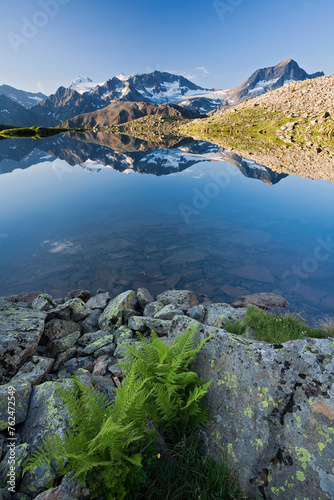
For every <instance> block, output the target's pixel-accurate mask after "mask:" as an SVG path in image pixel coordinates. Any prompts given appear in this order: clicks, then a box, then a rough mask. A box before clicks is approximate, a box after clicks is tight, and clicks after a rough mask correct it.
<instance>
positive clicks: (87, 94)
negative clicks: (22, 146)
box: [33, 71, 209, 126]
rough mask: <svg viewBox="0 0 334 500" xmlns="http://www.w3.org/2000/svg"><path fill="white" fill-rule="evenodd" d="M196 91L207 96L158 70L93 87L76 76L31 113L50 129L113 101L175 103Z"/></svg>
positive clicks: (196, 86)
mask: <svg viewBox="0 0 334 500" xmlns="http://www.w3.org/2000/svg"><path fill="white" fill-rule="evenodd" d="M199 92H200V93H202V94H203V93H204V94H206V93H207V92H209V89H203V88H202V87H199V86H198V85H195V84H194V83H192V82H191V81H190V80H187V79H186V78H184V77H183V76H179V75H173V74H171V73H164V72H160V71H154V72H153V73H149V74H139V75H132V76H129V77H125V76H124V75H122V74H120V75H118V77H116V76H115V77H113V78H112V79H110V80H107V81H106V82H104V83H103V84H96V85H95V84H94V83H93V82H92V80H91V79H90V78H87V77H84V78H82V77H79V78H78V79H76V80H74V82H73V83H72V84H71V86H70V87H69V88H68V89H66V88H65V87H60V88H59V89H58V90H57V91H56V93H55V94H53V95H51V96H50V97H48V98H47V99H45V100H44V101H42V102H40V103H39V104H37V105H36V106H34V107H33V111H34V112H35V113H37V114H38V115H40V116H45V117H46V120H47V121H48V125H50V126H52V125H58V124H60V123H62V122H64V121H65V120H68V119H69V118H73V117H74V116H76V115H78V114H83V113H89V112H92V111H96V110H98V109H102V108H105V107H106V106H108V105H109V104H111V103H113V102H115V101H132V102H148V103H154V104H164V103H171V104H176V103H178V102H180V101H181V100H183V99H184V98H185V97H187V96H191V95H194V94H197V93H199Z"/></svg>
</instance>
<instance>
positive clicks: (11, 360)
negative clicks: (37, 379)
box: [0, 299, 46, 382]
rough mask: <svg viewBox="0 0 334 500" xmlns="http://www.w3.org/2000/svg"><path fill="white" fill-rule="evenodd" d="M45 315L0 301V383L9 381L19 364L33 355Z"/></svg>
mask: <svg viewBox="0 0 334 500" xmlns="http://www.w3.org/2000/svg"><path fill="white" fill-rule="evenodd" d="M45 315H46V313H45V312H42V311H36V310H34V309H27V308H24V307H19V306H17V305H15V304H11V303H10V302H8V301H6V300H4V299H0V359H1V364H0V382H3V381H7V380H9V379H10V377H11V376H13V375H14V374H15V371H16V370H17V368H18V366H19V364H20V363H21V362H22V361H24V359H25V358H26V357H27V356H29V355H31V354H33V353H34V351H35V349H36V347H37V346H38V343H39V341H40V338H41V336H42V333H43V330H44V320H45Z"/></svg>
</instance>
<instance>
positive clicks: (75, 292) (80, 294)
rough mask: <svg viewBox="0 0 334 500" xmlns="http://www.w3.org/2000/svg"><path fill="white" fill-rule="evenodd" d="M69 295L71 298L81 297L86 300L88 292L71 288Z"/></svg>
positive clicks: (88, 295)
mask: <svg viewBox="0 0 334 500" xmlns="http://www.w3.org/2000/svg"><path fill="white" fill-rule="evenodd" d="M70 297H72V299H81V300H83V301H84V302H87V301H88V300H89V297H90V292H89V291H88V290H72V292H70Z"/></svg>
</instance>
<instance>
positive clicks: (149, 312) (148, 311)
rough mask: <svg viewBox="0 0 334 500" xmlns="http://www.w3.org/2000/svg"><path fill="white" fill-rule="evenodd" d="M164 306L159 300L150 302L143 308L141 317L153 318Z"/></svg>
mask: <svg viewBox="0 0 334 500" xmlns="http://www.w3.org/2000/svg"><path fill="white" fill-rule="evenodd" d="M163 307H164V305H163V303H162V302H160V301H159V300H157V301H154V302H150V303H149V304H147V305H146V306H145V307H144V312H143V316H149V317H150V318H153V317H154V316H155V315H156V314H157V313H158V312H159V311H161V309H163Z"/></svg>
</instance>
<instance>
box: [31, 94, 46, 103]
mask: <svg viewBox="0 0 334 500" xmlns="http://www.w3.org/2000/svg"><path fill="white" fill-rule="evenodd" d="M28 97H29V99H33V100H34V101H37V102H41V101H43V98H42V97H36V96H33V95H28Z"/></svg>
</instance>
